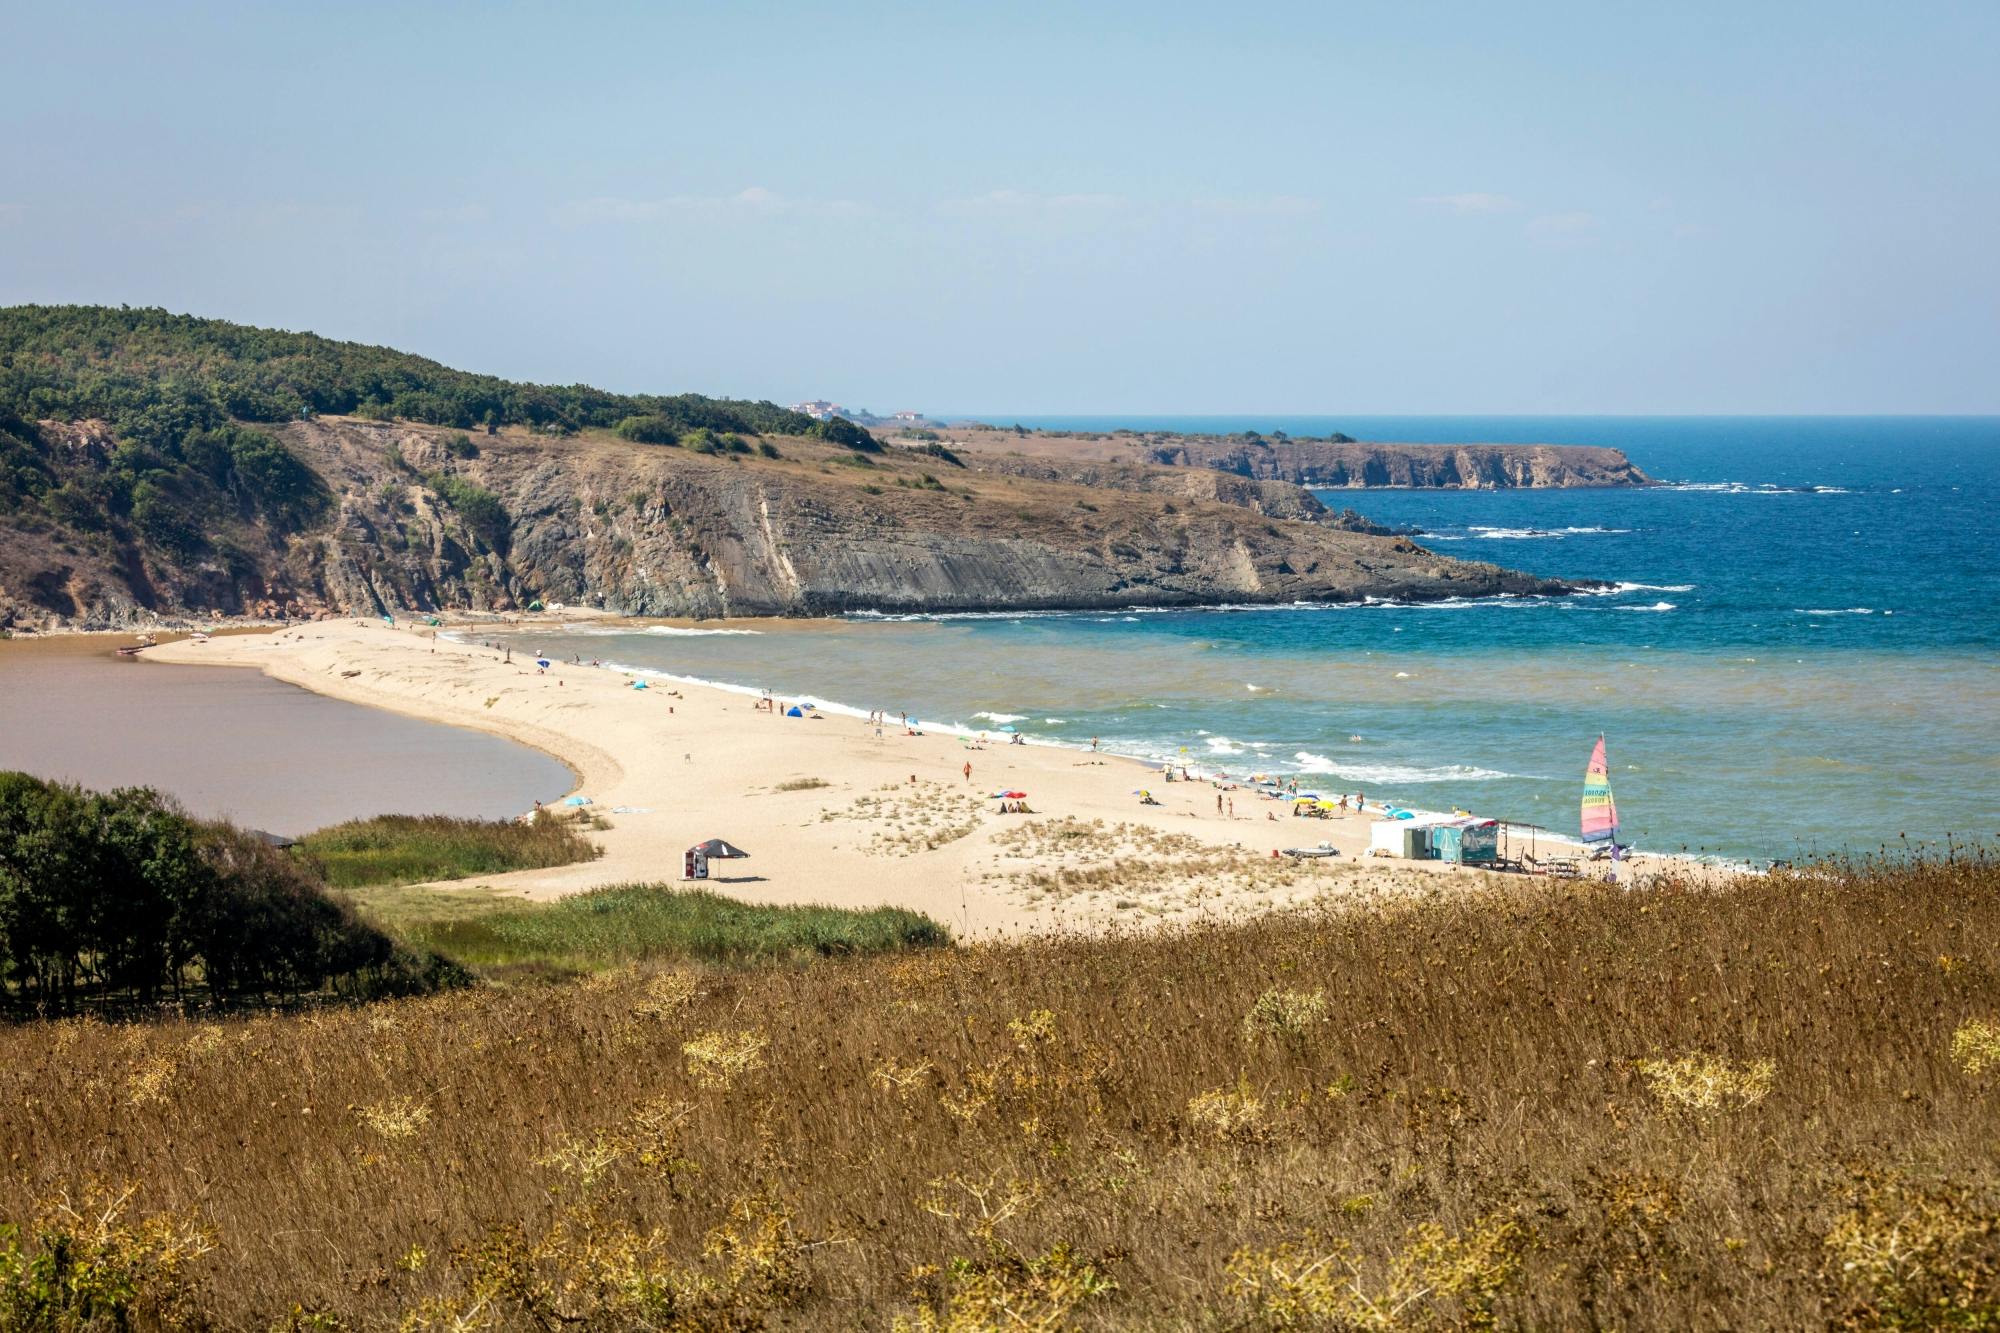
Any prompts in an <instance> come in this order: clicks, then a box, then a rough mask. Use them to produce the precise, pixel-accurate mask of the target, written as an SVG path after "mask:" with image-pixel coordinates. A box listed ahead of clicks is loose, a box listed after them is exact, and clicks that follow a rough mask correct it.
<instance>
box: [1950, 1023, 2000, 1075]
mask: <svg viewBox="0 0 2000 1333" xmlns="http://www.w3.org/2000/svg"><path fill="white" fill-rule="evenodd" d="M1951 1060H1952V1063H1953V1064H1955V1065H1957V1066H1958V1067H1959V1068H1960V1069H1963V1070H1964V1071H1965V1072H1966V1073H1968V1074H1983V1073H1985V1072H1986V1071H1987V1070H1989V1069H2000V1023H1995V1022H1992V1021H1990V1020H1988V1019H1984V1018H1968V1019H1966V1020H1965V1021H1964V1022H1963V1023H1960V1024H1959V1025H1958V1030H1957V1031H1956V1032H1954V1033H1952V1034H1951Z"/></svg>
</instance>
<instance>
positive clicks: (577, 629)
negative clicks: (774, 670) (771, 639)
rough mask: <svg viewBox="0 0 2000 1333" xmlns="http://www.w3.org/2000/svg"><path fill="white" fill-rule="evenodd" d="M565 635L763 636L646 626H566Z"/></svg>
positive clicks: (739, 631)
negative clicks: (618, 627) (615, 627)
mask: <svg viewBox="0 0 2000 1333" xmlns="http://www.w3.org/2000/svg"><path fill="white" fill-rule="evenodd" d="M562 632H563V633H564V634H570V635H574V636H576V637H577V638H579V639H614V638H618V637H620V636H621V635H626V634H651V635H655V636H657V637H659V638H664V639H681V638H706V637H708V636H710V635H716V634H762V633H763V632H764V631H763V630H760V629H702V628H699V627H697V626H693V625H645V626H634V627H630V628H624V629H613V628H608V627H605V626H602V625H564V626H563V627H562Z"/></svg>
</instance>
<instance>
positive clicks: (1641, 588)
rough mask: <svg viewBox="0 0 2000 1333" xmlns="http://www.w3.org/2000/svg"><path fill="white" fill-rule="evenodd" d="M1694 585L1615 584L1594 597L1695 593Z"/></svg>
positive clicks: (1598, 592)
mask: <svg viewBox="0 0 2000 1333" xmlns="http://www.w3.org/2000/svg"><path fill="white" fill-rule="evenodd" d="M1693 591H1694V585H1693V584H1692V583H1614V584H1612V585H1611V586H1610V587H1608V588H1600V589H1599V590H1598V591H1596V592H1594V593H1592V594H1591V596H1593V597H1615V596H1617V595H1618V594H1619V593H1626V592H1693Z"/></svg>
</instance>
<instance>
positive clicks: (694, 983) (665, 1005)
mask: <svg viewBox="0 0 2000 1333" xmlns="http://www.w3.org/2000/svg"><path fill="white" fill-rule="evenodd" d="M700 997H701V980H700V978H699V977H698V976H697V974H696V973H695V972H693V971H692V970H690V969H688V968H675V969H673V970H672V971H669V972H662V973H660V974H658V975H657V976H655V977H653V978H652V979H651V980H650V981H648V982H647V983H646V990H645V995H644V997H643V998H642V999H641V1000H640V1001H639V1003H637V1004H635V1005H633V1006H632V1012H633V1013H634V1014H636V1015H637V1016H639V1017H640V1018H672V1017H673V1016H675V1015H676V1014H678V1013H680V1012H681V1011H682V1010H683V1009H686V1008H687V1007H688V1006H689V1005H691V1004H693V1003H694V1002H695V1001H696V1000H697V999H699V998H700Z"/></svg>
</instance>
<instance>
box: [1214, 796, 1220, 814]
mask: <svg viewBox="0 0 2000 1333" xmlns="http://www.w3.org/2000/svg"><path fill="white" fill-rule="evenodd" d="M1215 813H1216V814H1218V815H1219V814H1221V813H1222V793H1221V792H1217V793H1216V794H1215Z"/></svg>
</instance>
